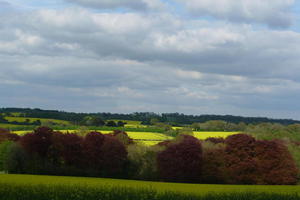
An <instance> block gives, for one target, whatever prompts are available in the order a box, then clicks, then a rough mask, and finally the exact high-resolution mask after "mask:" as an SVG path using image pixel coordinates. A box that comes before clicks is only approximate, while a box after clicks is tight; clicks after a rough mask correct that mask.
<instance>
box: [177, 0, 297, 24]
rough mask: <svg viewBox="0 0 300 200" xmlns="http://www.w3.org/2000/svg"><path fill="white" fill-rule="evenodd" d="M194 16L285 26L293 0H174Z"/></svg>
mask: <svg viewBox="0 0 300 200" xmlns="http://www.w3.org/2000/svg"><path fill="white" fill-rule="evenodd" d="M176 1H178V2H181V3H183V4H184V5H185V6H186V8H187V9H188V11H189V12H190V13H191V14H192V15H194V16H212V17H215V18H217V19H223V20H229V21H231V22H241V23H260V24H266V25H268V26H270V27H277V28H278V27H279V28H286V27H289V26H290V25H291V24H292V21H293V16H292V11H291V8H292V6H293V4H294V3H295V0H239V1H237V0H189V1H185V0H176Z"/></svg>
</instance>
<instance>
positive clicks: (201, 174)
mask: <svg viewBox="0 0 300 200" xmlns="http://www.w3.org/2000/svg"><path fill="white" fill-rule="evenodd" d="M2 170H4V171H7V172H9V173H14V174H16V173H19V174H47V175H70V176H93V177H113V178H126V179H139V180H151V181H171V182H187V183H214V184H268V185H292V184H296V183H297V182H298V175H299V170H298V168H297V165H296V162H295V160H294V158H293V156H292V155H291V153H290V152H289V149H288V148H287V145H286V141H283V140H258V139H255V138H254V137H252V136H250V135H247V134H236V135H231V136H229V137H227V138H226V139H223V138H208V139H206V140H202V141H201V140H198V139H197V138H195V137H193V136H190V135H179V136H177V137H176V138H175V139H174V140H167V141H163V142H161V143H159V144H157V145H154V146H144V145H140V144H138V143H134V142H133V140H132V139H131V138H130V137H128V135H127V133H126V132H123V131H114V132H112V133H110V134H101V133H100V132H89V133H87V134H86V135H80V134H75V133H72V134H71V133H69V134H63V133H61V132H58V131H54V130H52V129H51V128H48V127H39V128H37V129H36V130H34V131H33V132H32V133H27V134H25V135H24V136H18V135H15V134H12V133H10V132H8V131H6V130H0V171H2Z"/></svg>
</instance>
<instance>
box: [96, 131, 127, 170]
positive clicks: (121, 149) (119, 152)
mask: <svg viewBox="0 0 300 200" xmlns="http://www.w3.org/2000/svg"><path fill="white" fill-rule="evenodd" d="M99 156H100V157H101V159H102V170H103V172H104V174H105V175H109V176H113V175H118V174H120V173H121V172H122V170H123V169H124V164H125V162H126V160H127V150H126V147H125V145H124V144H123V143H122V142H121V141H119V139H117V138H115V137H112V136H105V139H104V142H103V144H102V147H101V155H99Z"/></svg>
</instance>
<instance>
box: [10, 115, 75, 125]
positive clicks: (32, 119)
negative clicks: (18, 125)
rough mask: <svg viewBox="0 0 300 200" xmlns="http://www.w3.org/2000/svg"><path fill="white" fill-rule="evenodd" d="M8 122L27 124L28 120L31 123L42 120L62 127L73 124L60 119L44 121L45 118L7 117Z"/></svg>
mask: <svg viewBox="0 0 300 200" xmlns="http://www.w3.org/2000/svg"><path fill="white" fill-rule="evenodd" d="M5 119H6V120H8V121H9V122H13V121H16V122H25V121H26V120H29V122H31V123H32V122H34V121H37V120H40V121H41V122H42V123H43V122H53V123H57V124H62V125H70V124H71V123H70V122H68V121H64V120H58V119H44V118H32V117H5Z"/></svg>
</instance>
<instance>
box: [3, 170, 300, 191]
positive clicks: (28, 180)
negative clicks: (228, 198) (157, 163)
mask: <svg viewBox="0 0 300 200" xmlns="http://www.w3.org/2000/svg"><path fill="white" fill-rule="evenodd" d="M5 184H6V185H7V184H10V185H16V186H17V185H18V186H22V187H23V186H35V187H37V188H40V187H42V186H66V187H67V186H68V187H74V188H76V187H80V186H82V187H87V188H93V189H97V188H99V189H100V188H103V187H118V188H129V189H139V190H143V189H149V190H152V191H157V192H158V193H164V192H176V193H182V194H192V195H198V196H203V195H207V194H220V193H228V194H229V193H235V194H237V193H269V194H300V186H264V185H256V186H250V185H205V184H184V183H163V182H148V181H135V180H121V179H108V178H82V177H62V176H59V177H57V176H40V175H7V174H0V187H1V185H5Z"/></svg>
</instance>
